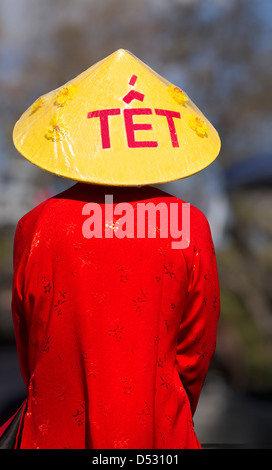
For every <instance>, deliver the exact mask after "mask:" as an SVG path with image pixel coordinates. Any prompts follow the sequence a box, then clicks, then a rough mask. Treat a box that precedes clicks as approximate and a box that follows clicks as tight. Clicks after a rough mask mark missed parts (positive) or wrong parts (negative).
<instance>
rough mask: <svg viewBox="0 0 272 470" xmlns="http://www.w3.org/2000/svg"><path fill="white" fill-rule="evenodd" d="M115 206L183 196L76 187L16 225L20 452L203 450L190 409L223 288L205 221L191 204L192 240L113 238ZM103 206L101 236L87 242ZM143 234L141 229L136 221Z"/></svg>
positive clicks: (204, 366)
mask: <svg viewBox="0 0 272 470" xmlns="http://www.w3.org/2000/svg"><path fill="white" fill-rule="evenodd" d="M109 194H111V195H113V204H114V207H116V206H115V205H116V204H118V203H120V202H129V203H130V204H131V206H132V207H133V211H134V213H135V211H136V210H137V203H138V202H144V203H148V202H153V203H154V204H158V203H160V202H163V203H165V204H167V207H169V204H170V203H173V202H174V203H178V204H179V205H180V206H179V207H181V204H182V201H181V200H179V199H177V198H176V197H173V196H170V195H169V194H167V193H165V192H163V191H160V190H158V189H156V188H153V187H143V188H113V187H104V186H96V185H88V184H82V183H77V184H75V185H74V186H72V188H70V189H68V190H67V191H64V192H63V193H61V194H58V195H57V196H55V197H52V198H51V199H49V200H47V201H45V202H43V203H41V204H40V205H39V206H37V207H36V208H35V209H33V210H32V211H31V212H29V213H28V214H26V215H25V216H24V217H23V218H22V219H21V220H20V221H19V223H18V226H17V230H16V234H15V241H14V281H13V298H12V314H13V321H14V329H15V338H16V344H17V350H18V356H19V363H20V368H21V373H22V377H23V380H24V382H25V385H26V388H27V397H28V398H27V408H26V410H25V414H24V421H23V430H22V435H21V442H20V447H21V448H24V449H32V448H40V449H53V448H58V449H64V448H76V449H82V448H89V449H125V448H128V449H183V448H185V449H186V448H189V449H194V448H200V447H201V446H200V443H199V441H198V439H197V436H196V434H195V432H194V426H193V419H192V417H193V415H194V413H195V410H196V406H197V402H198V399H199V394H200V391H201V388H202V386H203V382H204V379H205V376H206V373H207V370H208V367H209V363H210V360H211V357H212V355H213V353H214V350H215V342H216V328H217V322H218V315H219V303H220V299H219V284H218V277H217V268H216V259H215V253H214V247H213V241H212V238H211V233H210V228H209V224H208V222H207V220H206V218H205V216H204V215H203V214H202V212H200V211H199V210H198V209H197V208H195V207H194V206H190V222H191V223H190V232H191V233H190V244H189V246H188V247H187V248H185V249H173V248H172V246H171V240H170V236H169V237H167V238H162V237H160V236H158V233H159V226H158V224H159V221H158V220H157V222H155V224H154V227H153V229H154V231H155V232H156V237H153V238H151V237H144V238H137V237H136V236H135V237H131V238H128V237H125V238H118V237H117V236H115V235H114V234H113V237H112V238H108V237H106V236H105V233H106V232H105V231H106V230H113V231H114V230H115V229H116V227H117V228H118V224H116V221H117V220H118V218H120V215H118V216H116V214H115V215H114V217H113V219H112V220H109V219H107V215H106V217H105V195H109ZM88 202H94V203H96V204H98V205H99V207H100V208H101V211H102V214H103V217H104V219H105V220H104V219H103V223H104V222H105V225H103V227H104V226H105V227H106V228H105V231H104V229H103V236H102V238H101V237H97V238H86V236H83V232H82V225H83V222H84V221H86V219H87V218H88V217H87V216H86V215H83V212H84V210H83V207H84V206H85V204H86V203H88ZM135 230H136V229H135Z"/></svg>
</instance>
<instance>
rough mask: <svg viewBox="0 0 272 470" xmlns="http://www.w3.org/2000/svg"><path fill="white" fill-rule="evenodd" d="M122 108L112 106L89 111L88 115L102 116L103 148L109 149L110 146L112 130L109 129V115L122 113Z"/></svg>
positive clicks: (91, 116)
mask: <svg viewBox="0 0 272 470" xmlns="http://www.w3.org/2000/svg"><path fill="white" fill-rule="evenodd" d="M120 113H121V111H120V108H112V109H99V110H97V111H91V112H90V113H88V115H87V117H88V119H89V118H94V117H99V118H100V132H101V142H102V148H103V149H108V148H110V146H111V144H110V131H109V116H116V115H117V114H120Z"/></svg>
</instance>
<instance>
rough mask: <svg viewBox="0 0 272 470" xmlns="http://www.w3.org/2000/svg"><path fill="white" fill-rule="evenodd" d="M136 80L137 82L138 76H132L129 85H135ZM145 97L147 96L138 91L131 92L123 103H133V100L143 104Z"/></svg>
mask: <svg viewBox="0 0 272 470" xmlns="http://www.w3.org/2000/svg"><path fill="white" fill-rule="evenodd" d="M136 80H137V76H136V75H132V77H131V79H130V81H129V85H132V86H133V85H135V83H136ZM144 97H145V95H143V93H140V92H139V91H136V90H130V91H129V92H128V93H127V94H126V95H125V96H124V98H123V101H124V102H125V103H127V104H129V103H131V101H133V100H138V101H141V102H143V101H144Z"/></svg>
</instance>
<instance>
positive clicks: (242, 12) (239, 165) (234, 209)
mask: <svg viewBox="0 0 272 470" xmlns="http://www.w3.org/2000/svg"><path fill="white" fill-rule="evenodd" d="M119 48H124V49H128V50H129V51H131V52H132V53H134V54H135V55H136V56H137V57H138V58H140V59H141V60H142V61H143V62H145V63H147V64H148V65H149V66H150V67H152V68H153V69H155V70H156V71H157V72H158V73H159V74H160V75H162V76H164V77H165V78H167V79H168V80H169V81H171V82H173V83H174V84H175V85H177V86H179V87H181V88H183V89H184V90H185V91H186V92H187V94H188V95H189V96H190V98H191V99H192V100H193V101H194V102H195V103H196V104H197V106H198V107H199V108H200V109H201V110H202V111H203V112H204V114H205V115H206V116H207V117H208V119H209V120H210V121H211V122H212V123H213V125H214V126H215V127H216V129H217V130H218V131H219V134H220V136H221V139H222V151H221V154H220V156H219V158H218V159H217V160H216V161H215V162H214V163H213V164H212V165H210V166H209V167H208V168H207V169H205V170H203V171H202V172H201V173H199V174H197V175H195V176H193V177H191V178H189V179H186V180H181V181H178V182H175V183H171V184H165V185H161V189H163V190H165V191H168V192H170V193H172V194H175V195H177V196H179V197H181V198H182V199H184V200H187V201H188V202H190V203H192V204H195V205H196V206H197V207H199V208H200V209H201V210H202V211H203V212H204V213H205V215H206V216H207V218H208V220H209V222H210V225H211V230H212V235H213V238H214V243H215V248H216V252H217V262H218V271H219V279H220V285H221V317H220V321H219V327H218V337H217V349H216V353H215V356H214V358H213V361H212V364H211V367H210V370H209V373H208V376H207V379H206V382H205V386H204V389H203V392H202V395H201V398H200V402H199V406H198V409H197V412H196V415H195V418H194V421H195V428H196V432H197V434H198V437H199V440H200V442H201V443H202V444H203V445H204V446H206V447H208V448H209V447H210V448H213V447H219V448H224V447H243V446H246V447H270V448H272V292H271V285H272V245H271V239H272V237H271V235H272V60H271V57H272V2H271V0H203V1H202V0H134V1H133V0H112V1H110V0H0V97H1V108H0V418H2V419H3V418H4V417H5V416H6V415H7V412H8V411H9V410H10V409H12V407H14V406H16V404H17V403H19V402H20V400H21V398H22V397H24V395H25V389H24V385H23V383H22V380H21V376H20V371H19V366H18V360H17V353H16V348H15V341H14V334H13V325H12V318H11V310H10V302H11V287H12V251H13V237H14V231H15V227H16V224H17V222H18V220H19V219H20V217H21V216H22V215H24V214H25V213H26V212H27V211H29V210H30V209H32V208H33V207H34V206H35V205H37V204H38V203H39V202H41V201H42V200H44V199H46V198H48V197H49V196H51V195H53V194H56V193H57V192H59V191H61V190H63V189H65V188H66V187H68V186H71V185H72V184H74V183H73V182H71V181H68V180H64V179H62V178H57V177H55V176H53V175H50V174H49V173H46V172H44V171H43V170H40V169H38V168H37V167H35V166H34V165H31V164H30V163H29V162H27V161H26V160H25V159H23V158H22V157H21V156H20V155H19V154H18V153H17V152H16V150H15V149H14V147H13V143H12V130H13V126H14V124H15V122H16V120H17V119H18V118H19V117H20V115H21V114H22V113H23V112H24V111H25V109H26V108H27V107H28V106H30V105H31V104H32V103H33V101H34V100H36V98H38V97H39V96H40V95H41V94H43V93H46V92H48V91H50V90H52V89H54V88H57V87H59V86H61V85H62V84H64V83H65V82H67V81H68V80H70V79H72V78H74V77H75V76H76V75H78V74H79V73H81V72H82V71H84V70H85V69H87V68H88V67H90V66H91V65H93V64H94V63H95V62H97V61H98V60H100V59H102V58H104V57H106V56H107V55H109V54H111V53H112V52H114V51H115V50H117V49H119Z"/></svg>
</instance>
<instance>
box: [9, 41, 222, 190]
mask: <svg viewBox="0 0 272 470" xmlns="http://www.w3.org/2000/svg"><path fill="white" fill-rule="evenodd" d="M13 139H14V144H15V147H16V148H17V150H18V151H19V152H20V153H21V154H22V155H23V156H24V157H25V158H27V159H28V160H30V161H31V162H32V163H34V164H35V165H37V166H39V167H41V168H43V169H45V170H47V171H50V172H52V173H55V174H57V175H60V176H64V177H67V178H70V179H72V180H76V181H84V182H89V183H97V184H105V185H119V186H122V185H124V186H130V185H145V184H155V183H164V182H169V181H174V180H177V179H180V178H185V177H187V176H190V175H192V174H194V173H196V172H198V171H200V170H202V169H203V168H205V167H207V166H208V165H209V164H210V163H211V162H212V161H213V160H214V159H215V158H216V157H217V155H218V153H219V151H220V139H219V136H218V134H217V132H216V130H215V129H214V128H213V126H212V125H211V124H210V123H209V121H208V120H207V119H206V118H205V117H204V116H203V114H202V113H201V112H200V111H199V110H198V108H197V107H196V106H195V105H194V104H193V103H192V101H191V100H190V99H189V98H188V96H187V95H186V94H185V93H184V92H183V91H182V90H180V89H179V88H177V87H175V86H174V85H172V84H171V83H169V82H168V81H167V80H165V79H164V78H162V77H160V76H159V75H158V74H157V73H156V72H154V71H153V70H151V69H150V68H149V67H148V66H146V65H145V64H143V62H141V61H140V60H139V59H137V58H136V57H135V56H134V55H133V54H131V53H130V52H127V51H125V50H123V49H120V50H118V51H116V52H114V53H113V54H111V55H110V56H108V57H106V58H105V59H104V60H102V61H100V62H98V63H96V64H95V65H94V66H92V67H90V68H89V69H88V70H86V71H85V72H83V73H82V74H80V75H79V76H78V77H76V78H75V79H74V80H71V81H70V82H68V83H67V84H65V85H64V86H62V87H60V88H58V89H56V90H54V91H52V92H50V93H47V94H46V95H44V96H41V97H40V98H39V99H38V100H37V101H35V103H34V104H33V105H32V106H31V107H30V108H29V109H27V111H26V112H25V113H24V114H23V115H22V116H21V118H20V119H19V120H18V122H17V123H16V125H15V128H14V131H13Z"/></svg>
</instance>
